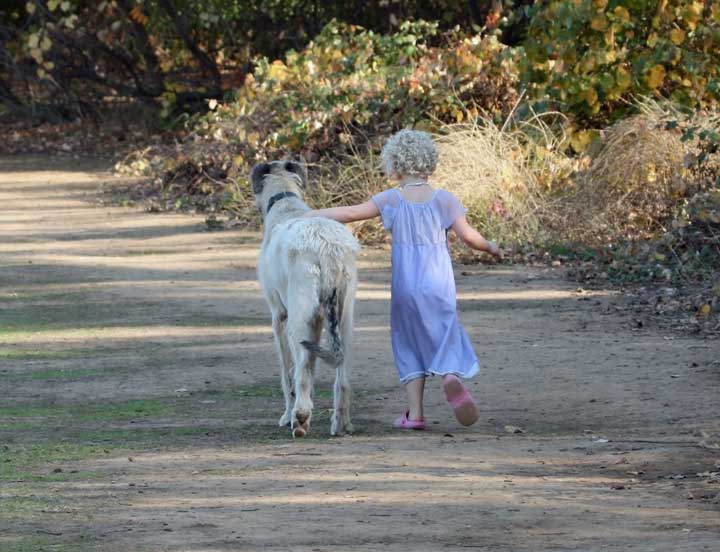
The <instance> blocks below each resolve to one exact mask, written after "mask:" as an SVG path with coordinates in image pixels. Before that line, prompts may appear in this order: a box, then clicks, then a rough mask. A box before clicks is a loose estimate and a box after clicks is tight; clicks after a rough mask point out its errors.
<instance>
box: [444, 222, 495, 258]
mask: <svg viewBox="0 0 720 552" xmlns="http://www.w3.org/2000/svg"><path fill="white" fill-rule="evenodd" d="M451 228H452V229H453V231H454V232H455V234H457V236H458V238H460V239H461V240H462V241H464V242H465V243H466V244H468V245H469V246H470V247H472V248H473V249H477V250H478V251H486V252H487V253H490V254H491V255H494V256H495V257H499V256H500V255H501V251H500V248H499V247H498V244H496V243H495V242H494V241H490V240H486V239H485V238H484V237H483V236H482V234H480V232H478V231H477V230H475V228H473V227H472V226H470V223H469V222H468V221H467V219H466V218H465V217H458V218H457V219H456V220H455V222H454V223H453V225H452V227H451Z"/></svg>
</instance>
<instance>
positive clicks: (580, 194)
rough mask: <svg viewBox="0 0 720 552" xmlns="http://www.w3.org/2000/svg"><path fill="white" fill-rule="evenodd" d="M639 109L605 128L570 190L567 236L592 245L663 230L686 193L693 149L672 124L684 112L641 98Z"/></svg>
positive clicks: (639, 237)
mask: <svg viewBox="0 0 720 552" xmlns="http://www.w3.org/2000/svg"><path fill="white" fill-rule="evenodd" d="M637 108H638V111H639V112H638V114H637V115H633V116H631V117H628V118H626V119H622V120H620V121H618V122H617V123H615V124H614V125H612V126H610V127H608V128H607V129H605V130H604V131H603V132H602V133H601V139H600V141H599V143H598V144H597V145H596V146H595V147H594V148H593V149H592V151H591V152H590V155H591V162H590V165H589V167H588V169H587V170H586V171H585V172H584V173H582V174H579V175H578V177H577V178H576V182H575V184H576V186H575V188H574V190H573V192H572V193H571V194H569V195H568V197H567V199H566V201H565V203H566V209H565V212H566V216H567V218H568V224H566V225H565V228H566V234H565V235H564V236H563V237H564V238H566V239H571V240H573V241H578V242H582V243H585V244H589V245H605V244H608V243H613V242H617V241H621V240H628V239H629V240H634V239H642V238H648V237H650V236H652V235H653V234H655V233H657V232H658V231H661V230H662V227H663V223H664V222H665V221H666V220H667V219H668V218H669V217H670V216H672V213H673V211H674V209H675V207H676V205H677V202H678V200H679V199H680V198H681V197H682V196H683V193H684V190H685V180H684V179H683V172H684V167H683V160H684V157H685V154H686V151H687V148H686V146H685V144H684V143H683V142H682V141H681V138H680V135H679V133H678V132H674V131H671V130H668V129H666V124H667V122H668V121H669V120H672V119H677V118H678V117H679V116H680V114H679V113H678V112H677V111H675V110H674V108H673V107H672V106H671V105H669V104H664V105H663V104H660V103H657V102H655V101H653V100H641V101H640V102H639V103H638V104H637Z"/></svg>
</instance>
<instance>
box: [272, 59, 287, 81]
mask: <svg viewBox="0 0 720 552" xmlns="http://www.w3.org/2000/svg"><path fill="white" fill-rule="evenodd" d="M286 71H287V67H285V64H284V63H283V62H282V61H280V60H279V59H276V60H275V61H273V62H272V64H271V65H270V69H269V71H268V76H269V77H270V78H271V79H275V80H283V79H284V78H285V75H286Z"/></svg>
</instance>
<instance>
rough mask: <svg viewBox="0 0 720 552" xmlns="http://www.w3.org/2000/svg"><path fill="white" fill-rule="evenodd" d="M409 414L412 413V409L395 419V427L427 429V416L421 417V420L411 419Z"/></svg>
mask: <svg viewBox="0 0 720 552" xmlns="http://www.w3.org/2000/svg"><path fill="white" fill-rule="evenodd" d="M408 414H410V411H407V412H405V414H403V415H402V416H400V417H399V418H398V419H397V420H395V422H394V423H393V427H394V428H395V429H418V430H422V429H425V418H420V419H419V420H410V419H409V418H408Z"/></svg>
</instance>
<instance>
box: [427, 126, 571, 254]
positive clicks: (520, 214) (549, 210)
mask: <svg viewBox="0 0 720 552" xmlns="http://www.w3.org/2000/svg"><path fill="white" fill-rule="evenodd" d="M555 116H556V114H547V115H546V116H545V117H540V116H534V117H533V118H532V119H531V120H530V121H526V122H523V123H519V124H516V125H514V126H513V127H512V128H510V129H505V128H499V127H498V126H496V125H495V124H493V123H492V121H489V120H484V119H475V120H473V121H471V122H470V123H468V124H460V125H449V126H446V127H444V128H443V129H442V131H441V133H440V134H439V135H438V137H437V140H438V145H439V148H440V163H439V166H438V170H437V172H436V174H435V181H436V182H437V183H438V185H439V186H442V187H443V188H446V189H448V190H450V191H452V192H453V193H454V194H456V195H457V196H458V197H459V198H460V200H461V201H462V202H463V204H464V205H465V206H466V207H467V208H468V219H469V220H470V221H471V222H472V223H473V224H475V225H476V226H477V227H478V228H479V229H480V231H481V232H483V233H485V234H487V236H488V237H492V238H493V239H499V240H500V241H501V242H503V243H505V244H522V243H534V244H537V243H540V242H542V241H544V240H545V239H546V238H547V237H548V229H547V227H546V226H547V225H546V221H547V220H548V219H552V218H553V217H554V216H555V212H556V209H557V206H556V205H555V199H554V196H555V194H554V188H555V186H556V185H557V183H558V182H560V181H563V180H564V179H566V178H567V176H568V175H569V173H570V171H571V169H572V162H571V161H570V159H568V158H567V157H566V156H565V155H564V154H563V153H562V152H561V151H560V149H559V145H560V143H561V142H562V140H563V136H562V135H561V134H558V133H557V132H554V131H552V130H551V128H550V126H549V125H548V124H547V123H546V122H545V118H546V117H555Z"/></svg>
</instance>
